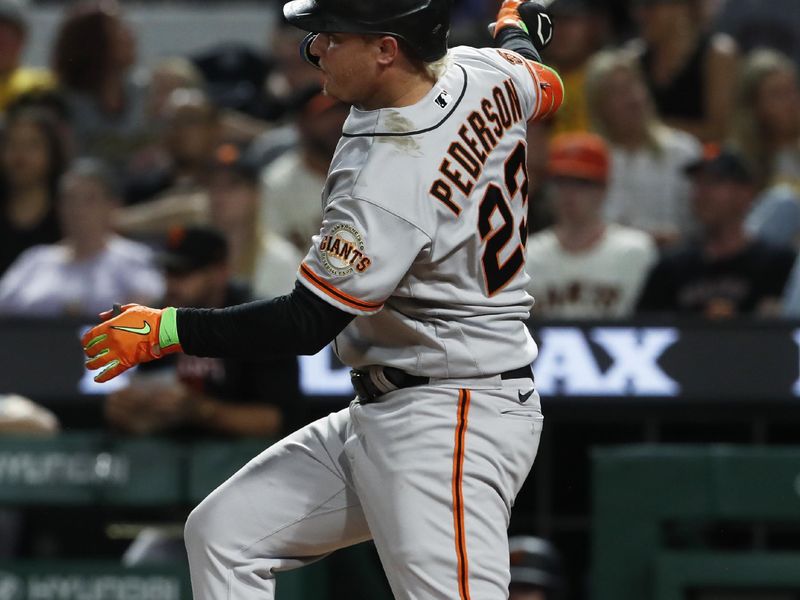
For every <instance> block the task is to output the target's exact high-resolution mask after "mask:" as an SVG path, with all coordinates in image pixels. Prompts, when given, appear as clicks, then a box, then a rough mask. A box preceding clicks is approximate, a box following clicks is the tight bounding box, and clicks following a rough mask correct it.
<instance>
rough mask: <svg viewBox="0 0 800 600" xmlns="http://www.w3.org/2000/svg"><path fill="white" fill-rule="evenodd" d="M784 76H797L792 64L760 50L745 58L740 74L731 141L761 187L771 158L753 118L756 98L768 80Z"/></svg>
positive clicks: (774, 52) (756, 122) (769, 174)
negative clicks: (770, 77) (776, 75)
mask: <svg viewBox="0 0 800 600" xmlns="http://www.w3.org/2000/svg"><path fill="white" fill-rule="evenodd" d="M785 72H790V73H797V68H796V67H795V65H794V63H793V62H792V60H791V59H790V58H789V57H788V56H786V55H784V54H781V53H780V52H777V51H775V50H768V49H766V48H762V49H758V50H753V51H752V52H750V53H749V54H748V55H747V57H746V58H745V61H744V64H743V65H742V69H741V71H740V73H739V81H738V85H737V89H736V97H735V98H736V100H735V106H734V112H733V118H732V122H731V140H730V141H731V143H732V145H734V146H736V148H737V149H738V150H739V151H740V152H741V153H742V155H743V156H744V157H745V159H747V160H748V161H749V162H750V165H751V167H752V168H753V169H754V171H755V174H756V181H757V183H759V184H762V185H763V184H766V183H768V182H769V179H770V177H771V171H772V168H773V164H772V161H773V158H774V157H773V156H772V154H771V153H770V150H769V144H768V142H767V139H766V132H765V131H764V130H763V128H762V127H761V125H760V124H759V122H758V117H757V115H756V105H757V103H758V94H759V92H760V90H761V85H762V84H763V83H764V80H765V79H766V78H767V77H769V76H770V75H774V74H775V73H785Z"/></svg>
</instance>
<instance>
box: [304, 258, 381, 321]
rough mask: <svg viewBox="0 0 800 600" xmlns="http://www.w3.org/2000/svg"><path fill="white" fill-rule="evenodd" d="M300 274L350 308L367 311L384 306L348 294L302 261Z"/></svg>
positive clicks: (374, 310) (376, 309)
mask: <svg viewBox="0 0 800 600" xmlns="http://www.w3.org/2000/svg"><path fill="white" fill-rule="evenodd" d="M300 274H301V275H302V276H303V277H304V278H305V279H306V281H308V282H309V283H310V284H311V285H313V286H314V287H315V288H317V289H318V290H319V291H321V292H323V293H324V294H325V295H326V296H330V297H331V298H333V299H334V300H336V301H337V302H341V303H342V304H345V305H346V306H349V307H350V308H355V309H357V310H363V311H366V312H376V311H378V310H380V309H381V308H382V307H383V303H382V302H380V303H375V302H367V301H366V300H359V299H358V298H355V297H353V296H351V295H349V294H346V293H345V292H343V291H342V290H340V289H339V288H337V287H335V286H333V285H331V284H330V283H328V282H327V281H325V280H323V279H322V278H321V277H320V276H319V275H317V274H316V273H314V271H312V270H311V269H310V268H309V266H308V265H307V264H306V263H302V264H301V265H300Z"/></svg>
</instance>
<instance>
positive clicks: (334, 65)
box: [310, 33, 378, 106]
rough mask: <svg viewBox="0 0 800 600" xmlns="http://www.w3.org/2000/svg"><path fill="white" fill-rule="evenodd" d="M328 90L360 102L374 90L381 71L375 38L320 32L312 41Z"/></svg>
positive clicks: (323, 81)
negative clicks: (374, 55) (376, 58)
mask: <svg viewBox="0 0 800 600" xmlns="http://www.w3.org/2000/svg"><path fill="white" fill-rule="evenodd" d="M310 50H311V53H312V54H313V55H314V56H317V57H319V66H320V69H322V86H323V89H324V91H325V93H326V94H329V95H331V96H333V97H334V98H338V99H339V100H341V101H342V102H345V103H347V104H355V105H356V106H359V105H361V104H362V103H363V101H365V100H366V99H367V98H370V97H371V96H372V95H373V94H374V91H375V90H374V87H375V78H376V76H377V74H378V69H377V64H376V62H375V60H374V58H373V54H374V53H375V48H374V44H373V43H372V40H371V39H370V38H369V37H367V36H363V35H357V34H354V33H320V34H319V35H317V37H316V39H314V42H313V43H312V44H311V48H310Z"/></svg>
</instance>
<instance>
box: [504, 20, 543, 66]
mask: <svg viewBox="0 0 800 600" xmlns="http://www.w3.org/2000/svg"><path fill="white" fill-rule="evenodd" d="M495 41H496V42H497V45H498V47H500V48H505V49H506V50H512V51H514V52H516V53H517V54H519V55H520V56H523V57H524V58H527V59H529V60H533V61H536V62H538V63H540V62H542V57H541V56H540V55H539V52H538V51H537V50H536V47H535V46H534V45H533V40H531V38H530V36H529V35H528V34H527V33H525V31H523V30H522V29H520V28H519V27H505V28H504V29H502V30H500V33H498V34H497V37H496V38H495Z"/></svg>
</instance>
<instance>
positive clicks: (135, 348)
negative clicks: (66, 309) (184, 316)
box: [81, 304, 181, 383]
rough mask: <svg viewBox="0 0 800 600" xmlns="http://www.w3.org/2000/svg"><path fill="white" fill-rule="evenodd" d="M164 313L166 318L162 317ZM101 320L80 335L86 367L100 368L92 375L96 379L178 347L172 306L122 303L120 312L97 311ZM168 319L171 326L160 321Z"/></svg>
mask: <svg viewBox="0 0 800 600" xmlns="http://www.w3.org/2000/svg"><path fill="white" fill-rule="evenodd" d="M165 317H166V319H165ZM100 318H101V319H102V320H103V323H100V325H97V326H95V327H92V328H91V329H90V330H89V331H87V332H86V333H85V334H84V335H83V337H82V338H81V343H82V344H83V351H84V353H85V354H86V356H87V357H88V360H87V361H86V368H87V369H90V370H95V369H103V370H102V371H100V373H98V374H97V375H95V377H94V380H95V381H97V382H98V383H102V382H104V381H108V380H109V379H113V378H114V377H116V376H117V375H119V374H120V373H123V372H124V371H127V370H128V369H130V368H131V367H133V366H135V365H138V364H140V363H144V362H149V361H151V360H155V359H157V358H161V357H162V356H165V355H167V354H172V353H174V352H180V351H181V345H180V343H179V342H178V340H177V335H175V333H174V331H175V309H174V308H166V309H163V310H161V309H156V308H148V307H147V306H140V305H138V304H126V305H125V306H123V307H122V313H121V314H119V315H117V316H114V312H113V311H110V310H109V311H106V312H104V313H101V314H100ZM169 322H171V327H162V325H165V324H168V323H169Z"/></svg>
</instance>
